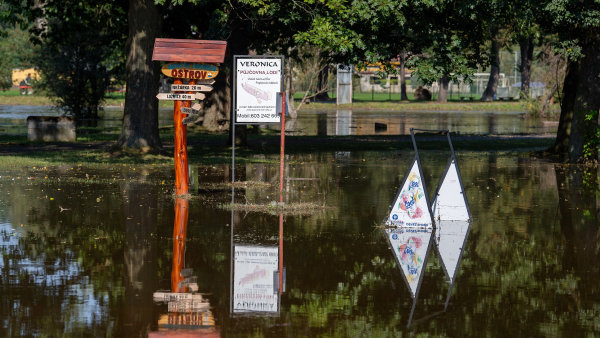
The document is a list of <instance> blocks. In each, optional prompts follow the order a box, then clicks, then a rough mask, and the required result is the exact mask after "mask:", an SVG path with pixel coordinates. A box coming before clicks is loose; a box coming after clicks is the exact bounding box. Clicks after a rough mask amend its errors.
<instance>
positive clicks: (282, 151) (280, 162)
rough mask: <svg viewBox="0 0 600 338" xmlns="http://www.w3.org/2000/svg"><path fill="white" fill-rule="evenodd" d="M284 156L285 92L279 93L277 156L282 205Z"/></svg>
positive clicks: (281, 201)
mask: <svg viewBox="0 0 600 338" xmlns="http://www.w3.org/2000/svg"><path fill="white" fill-rule="evenodd" d="M284 155H285V92H283V93H281V154H280V156H279V202H280V203H283V160H284Z"/></svg>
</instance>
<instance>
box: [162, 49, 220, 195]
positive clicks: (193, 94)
mask: <svg viewBox="0 0 600 338" xmlns="http://www.w3.org/2000/svg"><path fill="white" fill-rule="evenodd" d="M226 51H227V42H226V41H212V40H191V39H162V38H158V39H156V40H155V41H154V51H153V53H152V61H165V62H168V63H166V64H164V65H163V66H162V68H161V71H162V73H163V74H164V75H166V76H168V77H171V78H173V85H172V86H171V91H172V92H171V93H159V94H158V95H157V96H156V97H157V98H158V99H159V100H174V101H175V103H174V109H173V121H174V125H175V194H176V195H185V194H187V193H188V191H189V187H188V185H189V172H188V170H189V169H188V159H187V140H186V135H187V129H186V126H185V124H187V123H190V122H194V121H197V120H198V119H199V118H200V112H199V109H200V105H194V109H192V110H188V109H190V106H191V101H194V100H204V99H205V97H206V95H205V94H204V93H203V92H210V91H212V90H213V87H212V85H213V84H214V83H215V80H214V78H215V77H216V76H217V75H218V74H219V66H218V65H219V64H220V63H223V61H224V60H225V54H226ZM184 80H185V81H186V82H187V83H184V82H183V81H184ZM182 108H187V109H186V110H185V112H183V111H182ZM186 115H187V116H186Z"/></svg>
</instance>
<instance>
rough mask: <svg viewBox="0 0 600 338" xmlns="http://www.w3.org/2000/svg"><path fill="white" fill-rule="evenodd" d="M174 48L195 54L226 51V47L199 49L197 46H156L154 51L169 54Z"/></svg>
mask: <svg viewBox="0 0 600 338" xmlns="http://www.w3.org/2000/svg"><path fill="white" fill-rule="evenodd" d="M172 50H177V51H178V52H182V53H184V54H194V55H221V54H223V52H224V48H221V47H218V48H212V46H211V47H208V48H202V49H198V48H196V47H182V46H179V47H167V46H159V47H154V51H155V52H156V53H158V54H169V53H170V52H171V51H172Z"/></svg>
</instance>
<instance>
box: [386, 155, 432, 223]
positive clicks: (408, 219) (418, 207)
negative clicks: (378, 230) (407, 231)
mask: <svg viewBox="0 0 600 338" xmlns="http://www.w3.org/2000/svg"><path fill="white" fill-rule="evenodd" d="M420 172H421V171H420V170H419V162H418V161H417V159H416V158H415V159H414V160H413V163H412V165H411V167H410V170H409V172H408V175H407V177H406V178H405V179H404V184H403V185H402V187H401V188H400V193H399V194H398V197H396V200H394V204H393V205H392V210H391V211H390V214H389V216H388V223H389V224H391V225H394V226H405V227H427V228H432V227H433V222H432V221H431V214H430V213H429V205H428V204H427V198H426V197H425V189H424V184H423V180H422V178H421V174H420Z"/></svg>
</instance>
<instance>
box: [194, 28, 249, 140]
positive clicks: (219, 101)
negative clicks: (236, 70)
mask: <svg viewBox="0 0 600 338" xmlns="http://www.w3.org/2000/svg"><path fill="white" fill-rule="evenodd" d="M245 28H246V27H245V26H243V25H238V26H237V27H235V28H233V29H232V33H231V35H230V37H229V39H228V40H227V48H228V49H229V54H228V55H227V56H226V57H225V61H224V62H223V64H222V65H221V70H220V71H221V72H222V73H220V75H218V76H217V82H216V83H215V90H214V92H213V94H212V95H210V96H209V97H208V98H207V100H206V101H205V102H206V104H207V107H206V110H205V114H204V124H203V125H204V126H205V127H206V128H208V129H209V130H217V129H224V128H229V138H228V139H227V144H228V145H231V136H232V131H233V129H232V128H233V121H234V119H235V116H234V113H233V112H232V111H231V109H232V104H233V102H232V101H231V99H232V86H233V76H234V75H233V69H232V68H231V65H232V64H233V56H234V55H248V54H249V50H248V43H249V41H248V39H247V36H246V34H245ZM222 121H229V123H228V124H226V123H221V122H222ZM235 144H236V145H238V146H245V145H247V128H246V125H245V124H242V125H237V126H236V128H235Z"/></svg>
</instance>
